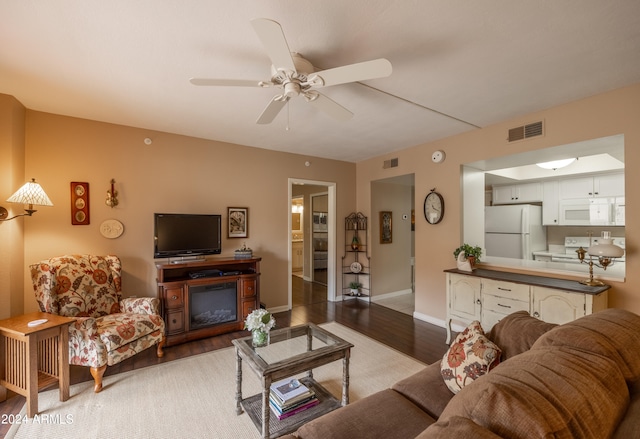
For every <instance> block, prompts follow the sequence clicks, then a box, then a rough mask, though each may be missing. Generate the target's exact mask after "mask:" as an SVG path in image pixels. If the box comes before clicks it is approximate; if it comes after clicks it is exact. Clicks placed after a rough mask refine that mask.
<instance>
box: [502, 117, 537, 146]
mask: <svg viewBox="0 0 640 439" xmlns="http://www.w3.org/2000/svg"><path fill="white" fill-rule="evenodd" d="M543 134H544V126H543V124H542V121H540V122H533V123H530V124H527V125H523V126H521V127H516V128H511V129H510V130H509V137H508V138H507V140H508V141H509V142H517V141H518V140H524V139H528V138H530V137H537V136H542V135H543Z"/></svg>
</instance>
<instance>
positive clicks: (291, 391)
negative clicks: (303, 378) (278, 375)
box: [270, 378, 310, 403]
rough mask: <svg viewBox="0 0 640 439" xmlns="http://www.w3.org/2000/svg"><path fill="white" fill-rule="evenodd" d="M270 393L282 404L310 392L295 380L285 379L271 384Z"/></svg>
mask: <svg viewBox="0 0 640 439" xmlns="http://www.w3.org/2000/svg"><path fill="white" fill-rule="evenodd" d="M270 390H271V393H273V394H274V395H275V396H277V397H278V398H279V399H280V400H281V401H282V402H283V403H287V402H289V401H291V400H292V399H293V398H296V397H299V396H300V395H304V394H309V392H310V390H309V388H308V387H307V386H305V385H304V384H302V383H301V382H300V381H298V380H297V379H295V378H293V379H292V378H286V379H284V380H280V381H276V382H275V383H273V384H271V389H270Z"/></svg>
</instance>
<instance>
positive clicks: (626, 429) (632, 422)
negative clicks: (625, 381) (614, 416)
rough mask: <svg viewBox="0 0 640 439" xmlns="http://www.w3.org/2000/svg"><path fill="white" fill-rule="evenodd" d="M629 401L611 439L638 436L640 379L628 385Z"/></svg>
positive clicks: (639, 428) (625, 438) (639, 427)
mask: <svg viewBox="0 0 640 439" xmlns="http://www.w3.org/2000/svg"><path fill="white" fill-rule="evenodd" d="M629 394H630V395H629V396H630V402H629V407H627V412H626V413H625V415H624V418H622V422H620V424H618V427H617V428H616V432H615V433H614V435H613V436H612V437H611V438H612V439H629V438H632V437H640V422H638V420H640V381H636V382H635V383H632V384H631V385H630V386H629Z"/></svg>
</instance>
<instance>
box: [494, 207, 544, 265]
mask: <svg viewBox="0 0 640 439" xmlns="http://www.w3.org/2000/svg"><path fill="white" fill-rule="evenodd" d="M484 230H485V238H484V245H485V251H486V255H487V256H495V257H501V258H513V259H533V252H535V251H541V250H546V249H547V233H546V228H545V227H544V226H543V225H542V208H541V207H540V206H534V205H531V204H514V205H505V206H487V207H486V208H485V213H484Z"/></svg>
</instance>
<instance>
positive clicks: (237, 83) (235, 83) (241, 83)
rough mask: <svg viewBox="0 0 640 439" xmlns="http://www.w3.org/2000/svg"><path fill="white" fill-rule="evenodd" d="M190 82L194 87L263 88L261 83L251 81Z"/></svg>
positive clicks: (200, 79) (205, 80)
mask: <svg viewBox="0 0 640 439" xmlns="http://www.w3.org/2000/svg"><path fill="white" fill-rule="evenodd" d="M189 82H190V83H192V84H193V85H220V86H235V87H261V85H260V81H255V80H251V79H209V78H191V79H189Z"/></svg>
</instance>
